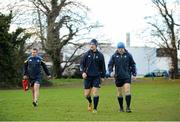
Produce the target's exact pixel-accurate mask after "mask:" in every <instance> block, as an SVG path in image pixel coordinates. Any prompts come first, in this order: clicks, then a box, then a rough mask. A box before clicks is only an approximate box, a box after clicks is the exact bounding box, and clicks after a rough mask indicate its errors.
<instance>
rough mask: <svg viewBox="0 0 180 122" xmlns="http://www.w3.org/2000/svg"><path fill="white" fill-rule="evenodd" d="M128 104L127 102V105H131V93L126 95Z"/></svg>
mask: <svg viewBox="0 0 180 122" xmlns="http://www.w3.org/2000/svg"><path fill="white" fill-rule="evenodd" d="M126 104H127V107H128V108H129V107H130V104H131V95H130V94H129V95H126Z"/></svg>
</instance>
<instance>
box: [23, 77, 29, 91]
mask: <svg viewBox="0 0 180 122" xmlns="http://www.w3.org/2000/svg"><path fill="white" fill-rule="evenodd" d="M22 85H23V89H24V91H27V90H28V79H23V80H22Z"/></svg>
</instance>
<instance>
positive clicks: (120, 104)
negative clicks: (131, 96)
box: [117, 96, 123, 109]
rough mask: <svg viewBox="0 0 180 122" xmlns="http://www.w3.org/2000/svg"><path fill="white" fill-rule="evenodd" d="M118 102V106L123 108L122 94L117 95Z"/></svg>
mask: <svg viewBox="0 0 180 122" xmlns="http://www.w3.org/2000/svg"><path fill="white" fill-rule="evenodd" d="M117 98H118V102H119V106H120V108H121V109H123V97H122V96H118V97H117Z"/></svg>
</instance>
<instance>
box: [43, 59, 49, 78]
mask: <svg viewBox="0 0 180 122" xmlns="http://www.w3.org/2000/svg"><path fill="white" fill-rule="evenodd" d="M41 66H42V67H43V70H44V72H45V73H46V75H47V76H51V74H50V72H49V70H48V68H47V66H46V64H45V62H44V61H43V60H41Z"/></svg>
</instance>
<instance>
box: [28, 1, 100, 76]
mask: <svg viewBox="0 0 180 122" xmlns="http://www.w3.org/2000/svg"><path fill="white" fill-rule="evenodd" d="M29 1H30V2H32V3H33V5H34V7H35V8H36V10H37V15H38V25H39V37H40V39H41V41H42V46H43V48H44V49H45V51H46V52H47V53H48V54H49V55H50V56H51V58H52V61H53V69H54V73H55V76H56V78H60V77H61V76H62V73H63V71H64V70H65V68H67V67H68V66H70V65H71V64H72V63H73V62H74V61H75V60H76V59H78V58H79V57H80V56H81V55H80V56H76V58H74V56H75V55H76V52H77V51H78V49H80V48H81V47H82V46H83V45H82V44H79V43H78V41H74V40H75V39H76V40H78V39H77V38H79V39H80V38H84V37H85V36H86V35H87V34H89V32H90V31H91V30H92V29H93V28H97V27H99V25H98V24H93V25H92V24H89V23H87V12H88V10H89V9H88V7H87V6H84V5H83V4H82V3H80V2H78V1H76V0H43V1H42V0H29ZM44 18H45V19H44ZM68 44H73V45H74V46H75V47H76V48H75V49H74V50H72V55H71V56H70V58H69V59H68V60H67V61H64V60H63V53H64V52H63V48H64V47H65V46H66V45H68ZM62 63H65V65H64V66H62V65H61V64H62Z"/></svg>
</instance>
